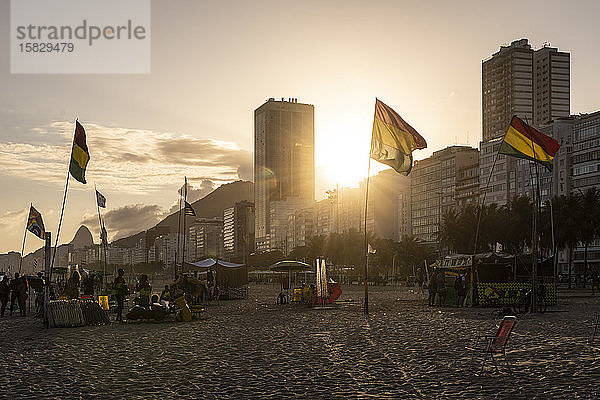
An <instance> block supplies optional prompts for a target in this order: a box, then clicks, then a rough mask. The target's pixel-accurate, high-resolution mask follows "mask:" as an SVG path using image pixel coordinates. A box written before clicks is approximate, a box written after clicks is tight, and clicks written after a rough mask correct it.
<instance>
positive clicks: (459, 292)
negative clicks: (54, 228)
mask: <svg viewBox="0 0 600 400" xmlns="http://www.w3.org/2000/svg"><path fill="white" fill-rule="evenodd" d="M454 291H455V292H456V307H462V306H463V303H464V302H465V294H466V293H465V277H464V275H462V274H458V275H457V277H456V280H455V281H454Z"/></svg>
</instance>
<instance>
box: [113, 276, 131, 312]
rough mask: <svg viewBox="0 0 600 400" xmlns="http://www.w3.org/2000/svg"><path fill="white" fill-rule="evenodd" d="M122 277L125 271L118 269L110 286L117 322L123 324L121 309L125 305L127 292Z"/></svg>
mask: <svg viewBox="0 0 600 400" xmlns="http://www.w3.org/2000/svg"><path fill="white" fill-rule="evenodd" d="M123 275H125V270H123V268H119V271H118V272H117V277H116V278H115V280H114V281H113V285H112V286H113V287H112V288H113V291H114V294H115V299H116V300H117V321H120V322H123V307H124V303H125V296H127V294H128V292H129V289H128V288H127V284H126V283H125V278H124V277H123Z"/></svg>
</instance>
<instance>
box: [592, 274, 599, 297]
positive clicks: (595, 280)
mask: <svg viewBox="0 0 600 400" xmlns="http://www.w3.org/2000/svg"><path fill="white" fill-rule="evenodd" d="M596 289H598V291H599V292H600V272H599V271H598V270H597V269H595V270H594V272H592V296H595V295H596Z"/></svg>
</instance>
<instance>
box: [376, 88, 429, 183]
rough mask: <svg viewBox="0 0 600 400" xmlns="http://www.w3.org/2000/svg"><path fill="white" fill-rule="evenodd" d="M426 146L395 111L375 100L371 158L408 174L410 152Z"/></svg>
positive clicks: (411, 162) (410, 163)
mask: <svg viewBox="0 0 600 400" xmlns="http://www.w3.org/2000/svg"><path fill="white" fill-rule="evenodd" d="M426 147H427V142H426V141H425V139H423V137H422V136H421V135H419V133H418V132H417V131H416V130H415V129H414V128H413V127H412V126H410V125H409V124H408V123H406V122H405V121H404V120H403V119H402V117H400V115H398V113H396V111H394V110H392V109H391V108H390V107H388V106H387V105H385V104H384V103H383V102H382V101H381V100H379V99H376V100H375V117H374V118H373V134H372V136H371V158H372V159H374V160H376V161H379V162H380V163H383V164H386V165H389V166H390V167H392V168H394V169H395V170H396V172H398V173H403V174H405V175H408V174H409V173H410V170H411V169H412V164H413V158H412V152H413V151H414V150H417V149H424V148H426Z"/></svg>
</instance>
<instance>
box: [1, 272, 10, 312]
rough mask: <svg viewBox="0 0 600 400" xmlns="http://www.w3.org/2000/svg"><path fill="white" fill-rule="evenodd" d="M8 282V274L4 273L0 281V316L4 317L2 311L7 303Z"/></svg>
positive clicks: (8, 293)
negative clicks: (0, 306)
mask: <svg viewBox="0 0 600 400" xmlns="http://www.w3.org/2000/svg"><path fill="white" fill-rule="evenodd" d="M8 282H9V279H8V276H6V275H4V277H3V278H2V281H1V282H0V303H1V304H2V309H1V310H0V312H1V314H0V316H2V317H4V311H6V305H7V304H8V298H9V295H10V288H9V287H8Z"/></svg>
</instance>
